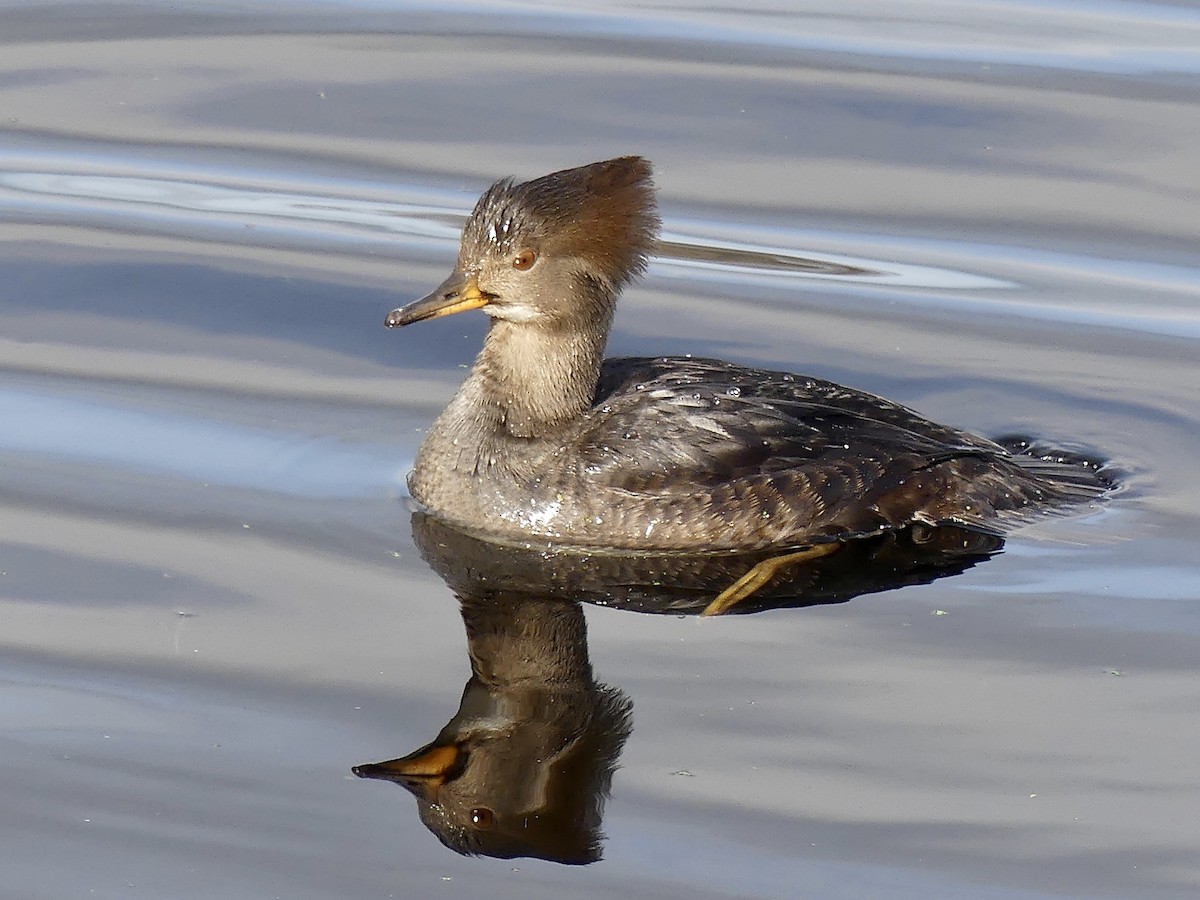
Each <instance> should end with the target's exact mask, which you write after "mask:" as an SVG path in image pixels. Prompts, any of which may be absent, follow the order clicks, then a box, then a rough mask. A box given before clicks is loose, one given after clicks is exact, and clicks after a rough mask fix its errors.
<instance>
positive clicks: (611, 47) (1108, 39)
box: [0, 0, 1200, 900]
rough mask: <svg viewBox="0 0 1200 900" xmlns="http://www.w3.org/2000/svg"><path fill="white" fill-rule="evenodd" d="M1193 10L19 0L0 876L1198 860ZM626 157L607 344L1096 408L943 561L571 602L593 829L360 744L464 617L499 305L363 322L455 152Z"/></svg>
mask: <svg viewBox="0 0 1200 900" xmlns="http://www.w3.org/2000/svg"><path fill="white" fill-rule="evenodd" d="M1198 31H1200V15H1198V14H1197V13H1196V11H1195V10H1194V9H1193V8H1192V7H1191V6H1190V5H1187V4H1170V3H1158V4H1151V3H1138V2H1129V3H1102V2H1079V3H1037V4H1028V3H990V4H982V3H980V4H976V3H964V4H957V5H954V6H951V7H947V6H946V5H944V4H940V3H923V2H916V3H908V4H902V5H895V4H878V3H867V2H861V3H837V4H807V5H806V11H805V12H804V13H803V14H798V13H795V12H793V11H792V9H791V4H772V3H760V4H755V5H754V6H753V7H752V8H750V9H749V10H746V11H739V12H734V11H731V10H730V9H728V8H725V7H710V8H697V7H696V6H695V5H694V4H682V3H659V4H653V5H647V4H638V3H611V4H603V5H601V4H592V5H586V4H585V5H580V6H578V7H576V8H575V9H574V10H573V11H569V12H564V11H561V10H557V9H555V8H552V7H549V6H543V5H539V4H507V3H499V2H497V3H476V4H455V5H451V6H442V5H439V6H437V7H436V8H435V6H434V5H432V4H427V5H421V4H403V3H384V2H379V3H367V2H363V3H349V4H334V3H315V2H314V3H299V2H297V3H272V4H239V5H237V6H236V7H234V6H231V5H227V4H206V3H184V4H169V5H168V4H120V3H112V2H107V0H95V2H86V3H83V2H81V3H52V2H36V3H0V45H2V52H0V273H2V278H0V325H2V327H0V370H2V371H3V381H2V382H0V421H2V422H3V423H4V424H3V427H0V465H2V469H0V473H2V474H0V504H2V505H0V615H3V620H4V623H5V629H4V636H3V638H2V646H3V655H2V656H0V679H2V680H3V682H4V686H5V690H4V691H3V695H2V696H3V698H4V699H3V701H0V702H2V703H3V712H4V715H3V718H2V720H0V721H2V722H3V729H2V730H0V759H2V760H3V763H4V765H3V767H2V771H3V773H4V774H3V775H2V776H0V780H2V784H3V790H4V794H5V797H6V798H7V801H8V802H7V803H6V804H5V809H6V812H5V813H4V814H3V818H4V823H5V834H6V835H7V840H6V846H7V848H8V853H7V854H6V859H5V864H4V867H3V871H4V875H3V876H0V883H2V884H3V886H4V888H5V891H6V893H8V894H11V895H13V896H21V897H30V898H40V897H44V898H55V900H57V898H61V897H67V896H95V897H113V898H118V897H119V898H129V897H143V896H144V897H156V898H157V897H172V898H190V897H196V898H200V897H213V896H225V897H246V898H251V897H253V898H260V897H273V896H286V897H292V898H309V897H311V898H328V897H347V898H350V897H354V898H357V897H363V898H367V897H388V896H396V897H425V896H430V895H433V894H434V893H436V892H441V893H442V894H444V895H446V896H453V897H459V896H462V897H467V896H478V895H480V894H482V893H487V894H489V895H492V896H500V897H507V896H511V897H552V896H561V895H563V894H564V893H568V892H569V893H571V895H578V896H585V897H586V896H597V897H607V896H612V895H614V894H615V893H616V892H618V891H619V892H622V893H624V894H632V895H636V896H646V897H662V898H673V897H685V896H686V897H746V898H760V897H764V898H765V897H794V896H812V897H853V898H859V900H861V898H875V897H878V898H884V897H886V898H889V900H896V898H907V897H911V898H930V897H954V898H963V897H970V898H987V900H991V898H997V900H1033V898H1051V897H1114V898H1129V900H1134V898H1137V900H1143V898H1185V897H1186V898H1190V897H1194V896H1195V895H1196V892H1197V889H1198V888H1200V867H1198V866H1197V860H1196V847H1197V845H1198V843H1200V829H1198V828H1197V826H1196V824H1195V820H1196V816H1195V810H1196V809H1197V808H1200V769H1198V768H1197V766H1196V765H1195V761H1196V752H1195V746H1196V741H1195V724H1194V723H1195V721H1196V715H1197V713H1198V712H1200V683H1198V681H1197V675H1196V671H1197V664H1198V663H1200V649H1198V648H1200V643H1198V640H1197V639H1198V637H1200V607H1198V605H1197V598H1200V566H1198V565H1197V561H1196V559H1195V552H1194V548H1195V546H1196V545H1197V542H1198V541H1200V522H1198V521H1197V517H1196V513H1195V510H1196V509H1197V508H1200V489H1198V488H1197V485H1196V479H1195V477H1194V467H1195V462H1196V450H1195V448H1196V446H1197V442H1198V438H1200V391H1198V390H1197V386H1198V385H1200V376H1198V374H1197V361H1198V360H1200V345H1198V343H1197V342H1198V341H1200V267H1198V266H1197V260H1196V252H1195V248H1196V246H1197V242H1198V240H1200V224H1198V223H1200V218H1197V216H1196V209H1197V208H1200V177H1198V176H1197V169H1196V166H1195V162H1194V160H1195V147H1196V146H1198V145H1200V110H1198V109H1197V106H1198V100H1200V78H1198V76H1200V50H1197V47H1200V42H1198V41H1197V40H1196V34H1197V32H1198ZM631 152H636V153H641V154H644V155H646V156H648V157H649V158H651V159H653V160H654V162H655V164H656V167H657V181H658V184H659V187H660V192H661V205H662V212H663V217H664V243H663V247H662V251H661V253H660V255H659V257H658V258H657V259H656V260H655V261H654V262H653V264H652V265H651V267H650V271H649V273H648V276H647V278H646V279H645V280H644V281H643V282H642V283H640V284H639V285H637V286H635V287H634V288H632V289H631V290H630V291H629V292H628V294H627V297H626V299H625V301H624V302H623V304H622V306H621V308H620V310H619V312H618V316H617V321H616V325H615V329H614V333H613V336H612V339H611V341H610V348H609V349H610V352H611V353H613V354H616V355H625V354H660V353H689V352H690V353H697V354H706V355H714V356H720V357H725V358H731V359H735V360H738V361H740V362H744V363H746V364H750V365H759V366H769V367H777V368H785V369H791V370H796V371H802V372H805V373H807V374H812V375H817V376H821V377H825V378H832V379H835V380H838V381H842V382H845V383H848V384H851V385H854V386H856V387H859V388H863V389H866V390H870V391H874V392H877V393H880V394H883V395H886V396H888V397H890V398H893V399H895V400H898V401H900V402H903V403H906V404H909V405H911V406H914V407H916V408H918V409H920V410H921V411H922V412H924V413H926V414H928V415H930V416H931V417H933V418H935V419H938V420H940V421H945V422H948V423H952V424H955V425H959V426H962V427H966V428H970V429H973V430H976V431H979V432H982V433H986V434H993V435H997V434H1010V433H1024V434H1031V435H1035V436H1039V437H1044V438H1049V439H1055V440H1058V441H1060V442H1062V443H1064V444H1065V445H1067V446H1071V447H1078V448H1091V449H1096V450H1099V451H1100V452H1102V453H1103V454H1104V455H1106V456H1107V457H1109V458H1110V459H1112V460H1113V462H1114V464H1115V465H1116V466H1117V467H1118V468H1119V469H1120V470H1121V471H1122V472H1123V473H1124V482H1123V488H1122V490H1121V491H1120V492H1119V493H1118V495H1117V496H1116V497H1114V498H1113V499H1112V501H1110V502H1108V503H1106V504H1103V505H1102V506H1100V507H1097V508H1095V509H1091V510H1088V511H1085V512H1084V513H1083V514H1081V515H1079V516H1075V517H1071V518H1066V519H1054V520H1048V521H1046V522H1042V523H1039V524H1037V525H1036V526H1032V527H1029V528H1026V529H1024V530H1022V531H1020V532H1018V533H1017V534H1015V535H1013V536H1012V537H1011V538H1010V540H1009V541H1008V543H1007V545H1006V547H1005V550H1004V552H1003V553H1002V554H1001V555H999V556H997V557H995V558H993V559H991V560H988V561H987V562H985V563H983V564H980V565H978V566H975V567H974V568H971V569H970V570H968V571H966V572H965V573H963V574H961V575H958V576H956V577H953V578H944V579H941V580H938V581H936V582H934V583H932V584H927V585H914V586H910V587H905V588H902V589H899V590H896V591H891V592H888V593H876V594H869V595H865V596H862V597H858V598H856V599H854V600H851V601H849V602H847V603H842V604H836V605H829V606H819V607H813V608H809V609H780V610H775V611H769V612H764V613H761V614H757V615H744V616H735V617H730V618H728V619H725V620H718V621H699V620H697V619H696V618H694V617H688V618H677V617H675V616H647V615H638V614H636V613H633V612H629V611H626V610H621V609H608V608H602V607H594V606H593V607H587V608H586V610H585V617H586V623H587V627H588V635H589V640H588V650H589V653H590V659H591V662H592V664H593V666H594V668H595V672H596V677H597V678H599V679H600V680H601V681H603V682H605V683H608V684H610V685H614V686H615V687H617V688H619V689H620V690H621V691H623V692H624V693H625V694H627V695H628V696H629V697H630V698H632V702H633V730H632V733H631V735H630V736H629V738H628V740H627V741H626V743H625V745H624V748H623V751H622V753H621V755H620V759H619V765H620V768H619V769H618V770H617V772H616V773H615V776H614V777H613V781H612V794H611V797H610V799H609V801H608V803H607V806H606V809H605V816H604V830H605V832H606V833H607V840H606V842H605V844H604V859H603V860H602V861H601V862H599V863H597V864H595V865H592V866H588V867H585V868H577V867H571V868H567V867H561V866H557V865H554V864H552V863H548V862H542V861H536V860H523V859H518V860H512V861H500V860H490V859H469V858H463V857H459V856H456V855H455V854H453V853H451V852H449V851H447V850H445V849H443V848H442V847H441V845H440V844H439V843H438V842H437V841H436V839H435V838H434V837H433V836H431V835H430V834H429V833H428V832H427V831H426V829H425V828H424V827H423V826H422V825H421V823H420V822H419V821H418V819H417V817H416V815H415V811H414V803H413V800H412V798H410V797H409V796H408V795H407V794H405V793H404V792H403V791H400V790H396V789H394V788H392V787H390V786H388V785H381V784H378V783H373V782H364V781H358V780H356V779H354V778H353V776H352V775H351V774H350V767H351V766H352V765H354V764H357V763H361V762H364V761H366V760H382V759H387V758H389V757H395V756H400V755H401V754H403V753H407V752H409V751H410V750H413V749H414V748H417V747H419V746H420V745H422V744H423V743H425V742H426V741H428V740H429V739H430V738H431V736H432V735H433V734H435V733H436V732H437V729H439V728H440V727H441V726H442V724H443V723H444V722H445V721H446V720H447V719H448V718H450V716H451V715H452V714H453V713H454V710H455V708H456V705H457V703H458V701H459V696H460V693H461V686H462V684H463V682H464V681H465V680H466V678H467V676H468V674H469V672H470V667H469V664H468V659H467V654H466V652H465V651H466V647H467V642H466V638H465V635H464V632H463V625H462V620H461V618H460V614H459V609H458V604H457V603H456V602H455V600H454V597H453V595H452V593H451V590H450V588H449V587H447V586H446V584H444V583H443V582H442V581H441V580H440V579H439V577H438V576H437V575H436V574H435V573H434V572H432V571H431V570H430V569H429V568H428V567H427V566H426V565H425V563H424V562H423V561H422V560H421V558H420V556H419V554H418V552H417V550H416V548H415V546H414V543H413V539H412V536H411V534H410V514H409V510H408V508H407V507H406V505H405V503H404V487H403V477H404V473H405V471H406V470H407V467H408V465H409V463H410V462H411V459H412V456H413V453H414V452H415V449H416V447H417V445H418V444H419V442H420V439H421V433H422V429H423V428H425V427H426V426H427V425H428V424H429V422H430V421H431V419H432V417H433V416H434V415H436V412H437V411H438V410H439V409H440V408H441V406H442V405H444V403H445V402H446V401H447V400H448V398H449V397H450V396H451V394H452V393H453V390H454V388H455V386H456V385H457V383H458V381H459V380H460V379H461V377H462V367H463V366H464V365H466V364H468V363H469V361H470V359H471V358H472V356H473V354H474V352H475V351H476V349H477V347H478V344H479V340H480V337H481V335H482V331H483V327H484V323H483V321H482V318H483V317H482V316H477V317H475V318H471V317H467V316H461V317H455V318H452V319H448V320H444V321H437V322H431V323H427V324H424V325H422V326H420V330H417V329H413V330H405V331H403V332H401V333H389V332H387V331H385V329H384V328H383V327H382V318H383V315H384V313H385V312H386V311H387V310H388V309H391V308H392V307H394V306H397V305H399V304H400V303H402V302H404V301H405V300H407V299H409V298H411V297H415V296H418V295H419V294H421V293H424V292H425V291H426V290H427V289H428V288H429V287H430V286H432V285H434V284H436V283H438V282H439V281H440V280H441V278H442V277H443V276H444V275H445V273H446V272H447V271H448V270H449V267H450V265H451V264H452V263H453V259H454V256H455V252H456V235H457V229H458V227H459V225H460V224H461V221H462V218H463V217H464V216H465V214H466V212H467V211H468V210H469V209H470V207H471V205H472V204H473V202H474V199H475V197H476V196H477V195H478V193H479V192H480V191H481V190H482V189H483V188H484V187H486V185H487V184H489V183H490V182H491V181H492V180H494V179H495V178H498V177H500V176H502V175H506V174H517V175H519V176H535V175H538V174H542V173H544V172H547V171H550V170H552V169H555V168H561V167H564V166H569V165H575V164H579V163H583V162H588V161H592V160H595V159H602V158H605V157H607V156H612V155H618V154H624V153H631Z"/></svg>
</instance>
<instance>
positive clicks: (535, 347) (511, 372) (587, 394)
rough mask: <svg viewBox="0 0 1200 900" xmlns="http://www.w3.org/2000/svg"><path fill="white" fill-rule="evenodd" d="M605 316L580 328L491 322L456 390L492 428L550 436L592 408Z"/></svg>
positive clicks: (522, 434)
mask: <svg viewBox="0 0 1200 900" xmlns="http://www.w3.org/2000/svg"><path fill="white" fill-rule="evenodd" d="M609 319H611V313H609V316H608V318H607V319H606V320H605V321H603V322H595V321H592V322H589V323H588V325H589V326H590V327H588V328H586V329H584V328H570V327H561V328H556V327H549V328H547V327H542V326H541V325H539V324H537V323H520V324H518V323H513V322H507V321H505V320H503V319H495V320H493V321H492V325H491V327H490V328H489V330H488V334H487V338H486V339H485V340H484V343H483V349H482V350H481V351H480V353H479V356H478V357H477V358H476V360H475V365H474V367H473V368H472V370H471V375H470V376H469V377H468V379H467V383H466V384H464V385H463V390H462V393H468V394H470V395H471V396H472V397H473V398H474V402H475V403H476V404H477V405H478V406H479V407H480V408H479V409H478V410H477V411H476V412H477V414H479V415H480V417H481V418H482V419H483V420H485V421H488V422H492V423H494V424H493V429H494V430H496V431H502V432H504V433H505V434H507V435H508V436H510V437H515V438H553V437H554V435H555V434H557V433H559V432H560V431H561V430H562V429H564V428H565V427H567V426H568V425H569V424H570V423H571V422H573V421H575V420H576V419H578V418H579V417H580V416H581V415H583V414H584V412H586V411H587V410H588V409H590V408H591V406H592V400H593V398H594V396H595V393H596V381H597V380H598V378H599V377H600V365H601V363H602V362H603V359H604V345H605V340H606V338H607V335H608V326H609Z"/></svg>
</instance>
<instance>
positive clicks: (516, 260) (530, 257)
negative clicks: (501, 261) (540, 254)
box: [513, 250, 537, 272]
mask: <svg viewBox="0 0 1200 900" xmlns="http://www.w3.org/2000/svg"><path fill="white" fill-rule="evenodd" d="M535 262H537V254H536V253H534V252H533V251H532V250H522V251H521V252H520V253H518V254H517V255H516V256H514V257H513V268H514V269H516V270H518V271H520V272H525V271H527V270H528V269H531V268H533V264H534V263H535Z"/></svg>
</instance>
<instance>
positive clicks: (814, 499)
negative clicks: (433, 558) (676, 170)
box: [385, 156, 1111, 553]
mask: <svg viewBox="0 0 1200 900" xmlns="http://www.w3.org/2000/svg"><path fill="white" fill-rule="evenodd" d="M659 228H660V220H659V216H658V213H657V205H656V197H655V187H654V183H653V167H652V165H651V163H650V162H649V161H648V160H646V159H644V158H643V157H640V156H623V157H619V158H616V159H609V160H604V161H601V162H595V163H591V164H588V165H583V166H578V167H575V168H570V169H564V170H561V171H556V172H552V173H550V174H548V175H543V176H541V177H538V178H534V179H532V180H529V181H523V182H520V181H517V180H515V179H514V178H511V177H509V178H504V179H502V180H500V181H497V182H496V183H495V184H493V185H492V186H491V187H489V188H488V189H487V190H486V191H485V192H484V193H483V195H482V196H481V197H480V198H479V200H478V202H477V203H476V204H475V207H474V209H473V210H472V212H471V214H470V216H469V217H468V218H467V220H466V223H465V225H464V227H463V231H462V237H461V242H460V247H459V253H458V259H457V264H456V265H455V267H454V270H453V272H452V273H451V274H450V276H449V277H448V278H446V280H445V281H443V282H442V283H441V284H440V285H439V286H438V287H436V288H435V289H434V290H433V291H432V292H431V293H430V294H428V295H427V296H425V297H422V298H421V299H418V300H416V301H414V302H412V303H409V304H407V305H405V306H402V307H400V308H397V309H394V310H392V311H391V312H389V313H388V314H387V316H386V319H385V324H386V325H387V326H388V327H389V328H402V327H407V326H409V325H412V324H415V323H418V322H423V321H427V320H430V319H435V318H439V317H442V316H448V315H454V314H457V313H460V312H466V311H469V310H481V311H482V312H483V313H484V314H486V315H487V316H488V318H489V324H488V329H487V333H486V336H485V337H484V340H483V346H482V348H481V350H480V351H479V354H478V356H477V357H476V359H475V362H474V364H473V366H472V367H471V369H470V371H469V373H468V374H467V376H466V379H465V380H464V381H463V383H462V385H461V387H460V388H459V389H458V391H457V393H456V394H455V395H454V397H453V399H451V401H450V402H449V404H448V405H447V406H446V408H445V410H444V411H443V412H442V413H441V415H439V416H438V417H437V419H436V421H435V422H434V423H433V424H432V427H430V428H429V430H428V432H427V433H426V435H425V438H424V440H423V442H422V444H421V446H420V448H419V450H418V452H417V454H416V458H415V461H414V464H413V468H412V471H411V473H410V474H409V476H408V489H409V493H410V495H411V497H412V498H413V500H415V501H416V503H417V504H418V505H419V506H420V508H421V509H423V510H425V511H427V512H428V513H429V514H431V515H434V516H436V517H438V518H440V519H442V520H444V521H446V522H447V523H449V524H451V525H453V526H454V527H457V528H460V529H462V530H464V531H467V532H468V533H472V534H477V535H485V536H487V537H489V538H491V539H494V540H496V541H500V542H506V541H507V542H516V543H524V544H526V545H528V544H530V543H531V542H532V543H545V544H546V545H548V546H560V547H577V548H593V549H595V550H597V551H598V552H599V551H604V552H618V553H620V552H643V551H655V552H660V551H661V552H675V551H678V552H697V551H701V552H708V551H712V552H735V551H747V550H755V549H760V548H787V547H794V548H813V547H817V548H820V547H828V546H832V545H834V544H836V543H837V542H842V541H847V540H852V539H854V538H858V537H865V536H871V535H878V534H881V533H885V532H888V531H897V530H900V529H904V528H908V527H910V526H913V525H914V524H917V523H923V524H926V525H932V526H942V525H952V526H956V527H963V528H967V529H973V530H978V531H980V532H984V533H990V534H1001V533H1004V532H1005V531H1006V530H1008V529H1010V528H1011V527H1013V526H1014V524H1019V523H1020V522H1023V521H1027V520H1028V519H1029V518H1030V517H1031V516H1033V515H1037V514H1039V513H1042V512H1047V511H1052V510H1055V509H1060V508H1062V507H1065V506H1068V505H1071V504H1079V503H1084V502H1087V501H1089V500H1092V499H1094V498H1096V497H1099V496H1100V495H1102V494H1103V493H1104V492H1105V491H1106V490H1108V489H1109V488H1110V487H1111V482H1110V481H1109V480H1107V479H1106V478H1105V476H1104V474H1103V472H1102V471H1101V469H1102V466H1101V464H1100V463H1098V462H1094V461H1090V460H1084V459H1082V458H1069V457H1066V456H1063V455H1061V454H1054V453H1046V454H1036V453H1033V452H1031V450H1030V447H1029V446H1028V444H1026V443H1022V442H1016V443H1015V445H1014V443H1013V442H1009V443H1008V445H1005V444H1004V443H1002V442H999V441H994V440H991V439H988V438H985V437H981V436H979V435H975V434H972V433H970V432H967V431H963V430H960V429H957V428H953V427H949V426H946V425H941V424H938V423H936V422H934V421H932V420H930V419H927V418H925V417H924V416H922V415H920V414H919V413H917V412H915V411H913V410H912V409H909V408H908V407H906V406H903V405H901V404H899V403H894V402H892V401H890V400H886V399H884V398H882V397H878V396H876V395H874V394H871V393H868V392H866V391H861V390H857V389H855V388H851V387H845V386H843V385H840V384H837V383H834V382H832V381H827V380H823V379H820V378H813V377H807V376H803V375H797V374H794V373H791V372H785V371H772V370H768V369H762V368H752V367H747V366H742V365H738V364H735V363H731V362H725V361H722V360H717V359H708V358H700V357H693V356H662V357H653V358H642V357H637V358H634V357H623V358H609V359H606V358H605V347H606V343H607V339H608V335H609V332H610V329H611V326H612V322H613V314H614V310H615V308H616V303H617V299H618V297H619V296H620V294H621V292H622V290H623V289H624V288H625V287H627V286H628V285H629V284H630V283H631V282H632V281H633V280H634V279H636V278H637V277H638V276H640V275H641V274H642V273H643V272H644V271H645V269H646V266H647V263H648V260H649V259H650V256H651V255H652V253H653V252H654V250H655V247H656V244H657V240H658V234H659Z"/></svg>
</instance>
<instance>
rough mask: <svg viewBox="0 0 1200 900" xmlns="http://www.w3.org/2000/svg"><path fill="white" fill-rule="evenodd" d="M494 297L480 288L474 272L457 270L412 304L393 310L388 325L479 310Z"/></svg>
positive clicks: (398, 324)
mask: <svg viewBox="0 0 1200 900" xmlns="http://www.w3.org/2000/svg"><path fill="white" fill-rule="evenodd" d="M491 300H492V295H491V294H489V293H487V292H486V291H482V290H480V289H479V284H478V282H476V280H475V276H474V275H466V274H464V273H463V272H460V271H457V270H456V271H455V272H454V273H453V274H451V275H450V277H449V278H447V279H446V280H445V281H443V282H442V283H441V284H439V285H438V286H437V287H436V288H434V289H433V291H432V292H431V293H430V294H428V295H427V296H424V297H422V298H421V299H420V300H414V301H413V302H412V303H410V304H408V306H402V307H400V308H399V309H393V310H392V311H391V312H390V313H388V314H387V318H386V319H385V320H384V324H385V325H387V327H388V328H400V327H402V326H404V325H411V324H412V323H413V322H422V321H424V320H425V319H436V318H438V317H439V316H452V315H454V314H455V313H460V312H466V311H467V310H469V309H479V308H480V307H482V306H487V305H488V303H490V302H491Z"/></svg>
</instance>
